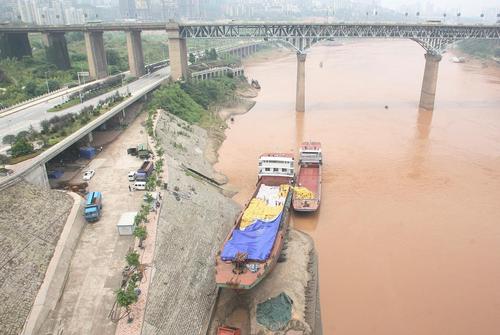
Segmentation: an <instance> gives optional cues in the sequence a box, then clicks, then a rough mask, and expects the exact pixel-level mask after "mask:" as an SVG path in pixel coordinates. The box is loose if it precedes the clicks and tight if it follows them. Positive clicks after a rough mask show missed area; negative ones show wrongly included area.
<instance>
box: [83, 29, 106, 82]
mask: <svg viewBox="0 0 500 335" xmlns="http://www.w3.org/2000/svg"><path fill="white" fill-rule="evenodd" d="M102 34H103V32H102V31H86V32H85V47H86V48H87V61H88V63H89V72H90V77H91V78H92V79H101V78H104V77H107V76H108V62H107V60H106V52H105V50H104V40H103V38H102Z"/></svg>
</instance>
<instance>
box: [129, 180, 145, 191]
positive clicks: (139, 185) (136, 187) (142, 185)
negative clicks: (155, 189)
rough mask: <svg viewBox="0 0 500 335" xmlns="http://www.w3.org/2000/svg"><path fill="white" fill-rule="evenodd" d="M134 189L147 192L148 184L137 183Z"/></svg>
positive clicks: (143, 182)
mask: <svg viewBox="0 0 500 335" xmlns="http://www.w3.org/2000/svg"><path fill="white" fill-rule="evenodd" d="M132 188H133V189H134V190H139V191H144V190H146V182H145V181H136V182H135V183H134V186H133V187H132Z"/></svg>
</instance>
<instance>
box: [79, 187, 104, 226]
mask: <svg viewBox="0 0 500 335" xmlns="http://www.w3.org/2000/svg"><path fill="white" fill-rule="evenodd" d="M101 212H102V193H101V192H89V193H88V194H87V199H86V200H85V208H84V209H83V215H84V216H85V220H87V222H95V221H97V220H99V218H100V217H101V214H102V213H101Z"/></svg>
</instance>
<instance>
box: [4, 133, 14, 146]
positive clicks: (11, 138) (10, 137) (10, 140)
mask: <svg viewBox="0 0 500 335" xmlns="http://www.w3.org/2000/svg"><path fill="white" fill-rule="evenodd" d="M15 141H16V135H12V134H9V135H5V136H4V137H3V138H2V143H3V144H12V143H14V142H15Z"/></svg>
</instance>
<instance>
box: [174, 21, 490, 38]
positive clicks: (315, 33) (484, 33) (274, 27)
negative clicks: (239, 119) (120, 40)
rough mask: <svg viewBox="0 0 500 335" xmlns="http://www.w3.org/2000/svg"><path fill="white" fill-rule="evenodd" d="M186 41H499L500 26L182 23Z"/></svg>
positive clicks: (181, 30)
mask: <svg viewBox="0 0 500 335" xmlns="http://www.w3.org/2000/svg"><path fill="white" fill-rule="evenodd" d="M179 29H180V36H181V37H184V38H225V37H233V38H240V37H268V38H285V37H288V38H293V37H295V38H300V37H309V38H317V39H323V38H341V37H344V38H345V37H357V38H412V39H426V38H454V39H468V38H482V39H497V38H500V26H498V25H494V26H481V25H474V26H471V25H468V26H465V25H464V26H460V25H430V24H424V25H418V24H411V25H410V24H409V25H398V24H265V23H261V24H259V23H256V24H193V25H186V24H180V25H179Z"/></svg>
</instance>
